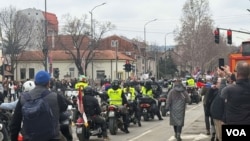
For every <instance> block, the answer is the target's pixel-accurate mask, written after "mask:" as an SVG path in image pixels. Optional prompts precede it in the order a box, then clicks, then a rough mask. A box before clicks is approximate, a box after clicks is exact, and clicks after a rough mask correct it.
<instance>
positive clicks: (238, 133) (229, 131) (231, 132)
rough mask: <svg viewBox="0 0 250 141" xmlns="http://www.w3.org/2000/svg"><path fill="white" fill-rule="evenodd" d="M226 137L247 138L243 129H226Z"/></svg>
mask: <svg viewBox="0 0 250 141" xmlns="http://www.w3.org/2000/svg"><path fill="white" fill-rule="evenodd" d="M226 132H227V136H247V134H246V132H245V130H244V129H226Z"/></svg>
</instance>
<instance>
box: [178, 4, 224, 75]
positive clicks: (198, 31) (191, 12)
mask: <svg viewBox="0 0 250 141" xmlns="http://www.w3.org/2000/svg"><path fill="white" fill-rule="evenodd" d="M213 31H214V26H213V20H212V18H211V14H210V11H209V2H208V0H187V1H186V3H185V4H184V6H183V16H182V18H181V28H180V29H176V30H175V41H176V42H177V49H176V50H177V51H178V54H179V55H181V56H182V58H185V59H184V60H183V61H186V60H188V61H187V62H185V63H186V64H188V65H189V66H190V67H189V70H188V71H189V72H192V71H193V68H196V67H201V69H202V70H206V69H208V68H209V65H210V60H212V59H213V58H219V57H222V56H226V55H225V54H228V52H227V51H228V49H227V48H228V46H227V45H226V43H225V41H223V38H220V39H221V41H220V44H219V45H218V44H215V42H214V34H213ZM216 60H218V59H216ZM215 65H216V63H214V66H215Z"/></svg>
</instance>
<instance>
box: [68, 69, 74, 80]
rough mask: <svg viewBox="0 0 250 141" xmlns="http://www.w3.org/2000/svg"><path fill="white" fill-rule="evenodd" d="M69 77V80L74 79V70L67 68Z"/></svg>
mask: <svg viewBox="0 0 250 141" xmlns="http://www.w3.org/2000/svg"><path fill="white" fill-rule="evenodd" d="M69 75H70V78H74V77H75V68H69Z"/></svg>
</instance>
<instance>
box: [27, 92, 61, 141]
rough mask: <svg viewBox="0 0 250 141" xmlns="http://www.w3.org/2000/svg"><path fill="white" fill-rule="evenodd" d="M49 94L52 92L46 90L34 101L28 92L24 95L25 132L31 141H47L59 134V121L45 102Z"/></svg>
mask: <svg viewBox="0 0 250 141" xmlns="http://www.w3.org/2000/svg"><path fill="white" fill-rule="evenodd" d="M49 93H50V91H49V90H46V91H44V92H43V93H42V94H41V96H40V97H38V98H36V99H32V97H31V96H30V93H28V92H26V93H23V98H24V100H25V102H24V104H23V106H22V115H23V130H24V132H25V136H27V137H28V139H29V141H47V140H50V139H53V138H54V137H56V136H57V135H58V134H59V133H58V132H57V126H58V121H57V119H56V118H55V116H54V114H53V112H52V109H51V108H50V106H49V103H48V102H47V101H46V100H44V97H46V96H47V95H48V94H49Z"/></svg>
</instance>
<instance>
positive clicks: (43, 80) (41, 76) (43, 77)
mask: <svg viewBox="0 0 250 141" xmlns="http://www.w3.org/2000/svg"><path fill="white" fill-rule="evenodd" d="M49 81H50V75H49V73H48V72H46V71H39V72H37V74H36V76H35V83H36V84H37V85H45V84H48V83H49Z"/></svg>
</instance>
